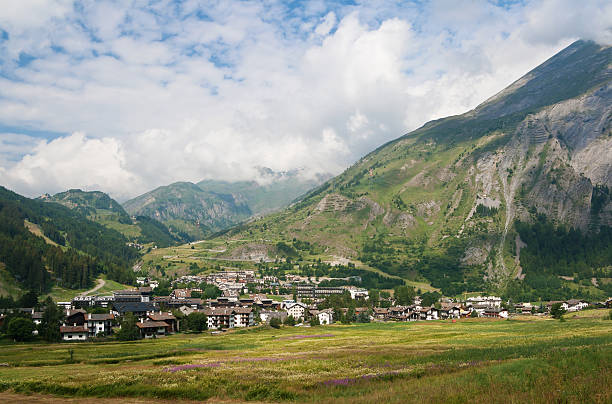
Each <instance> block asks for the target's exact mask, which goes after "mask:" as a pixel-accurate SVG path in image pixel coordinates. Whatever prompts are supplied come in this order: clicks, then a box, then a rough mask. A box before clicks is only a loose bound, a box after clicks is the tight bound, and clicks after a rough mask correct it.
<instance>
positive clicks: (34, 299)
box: [19, 290, 38, 307]
mask: <svg viewBox="0 0 612 404" xmlns="http://www.w3.org/2000/svg"><path fill="white" fill-rule="evenodd" d="M36 306H38V296H37V295H36V292H34V291H32V290H30V291H28V293H26V294H25V295H23V296H21V298H19V307H36Z"/></svg>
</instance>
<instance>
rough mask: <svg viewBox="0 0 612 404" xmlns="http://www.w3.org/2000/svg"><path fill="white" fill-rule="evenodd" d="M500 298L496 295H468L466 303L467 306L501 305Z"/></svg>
mask: <svg viewBox="0 0 612 404" xmlns="http://www.w3.org/2000/svg"><path fill="white" fill-rule="evenodd" d="M501 303H502V299H501V298H500V297H497V296H476V297H468V298H467V305H468V306H477V305H481V306H489V307H491V306H492V307H501Z"/></svg>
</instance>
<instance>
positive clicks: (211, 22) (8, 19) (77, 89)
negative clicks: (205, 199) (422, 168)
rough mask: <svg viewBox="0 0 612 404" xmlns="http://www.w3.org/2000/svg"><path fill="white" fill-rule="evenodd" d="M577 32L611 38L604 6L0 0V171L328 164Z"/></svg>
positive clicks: (126, 182)
mask: <svg viewBox="0 0 612 404" xmlns="http://www.w3.org/2000/svg"><path fill="white" fill-rule="evenodd" d="M577 39H590V40H595V41H597V42H598V43H600V44H604V45H609V44H612V3H610V2H609V1H599V0H589V1H575V0H516V1H485V0H462V1H456V0H436V1H383V0H369V1H363V2H362V1H357V0H356V1H316V0H313V1H276V0H263V1H234V0H219V1H195V0H186V1H172V0H149V1H128V0H118V1H110V0H96V1H69V0H19V1H15V0H0V185H3V186H6V187H8V188H9V189H12V190H14V191H16V192H19V193H21V194H23V195H26V196H30V197H34V196H38V195H41V194H43V193H55V192H60V191H63V190H66V189H69V188H81V189H84V190H88V191H91V190H101V191H104V192H107V193H109V194H110V195H111V196H113V197H114V198H116V199H118V200H119V201H124V200H126V199H129V198H132V197H135V196H137V195H139V194H141V193H144V192H147V191H149V190H151V189H153V188H155V187H157V186H161V185H167V184H169V183H172V182H175V181H192V182H197V181H200V180H203V179H220V180H228V181H233V180H258V181H263V180H264V179H262V178H260V177H259V176H260V173H261V170H259V169H258V167H268V168H271V169H272V170H275V171H287V170H292V169H300V170H301V171H300V172H301V173H302V175H304V176H313V175H316V174H317V173H329V174H334V175H335V174H339V173H340V172H341V171H342V170H344V169H345V168H346V167H348V166H349V165H351V164H352V163H353V162H355V161H356V160H358V159H359V158H360V157H362V156H363V155H364V154H366V153H368V152H370V151H371V150H373V149H374V148H376V147H378V146H380V145H381V144H383V143H385V142H387V141H389V140H392V139H395V138H397V137H399V136H401V135H403V134H405V133H407V132H409V131H411V130H413V129H416V128H418V127H419V126H421V125H423V124H424V123H425V122H427V121H430V120H432V119H436V118H441V117H444V116H448V115H454V114H460V113H463V112H466V111H468V110H470V109H472V108H474V107H476V106H477V105H478V104H479V103H481V102H483V101H484V100H485V99H487V98H489V97H490V96H492V95H494V94H495V93H497V92H499V91H501V90H502V89H503V88H505V87H506V86H508V85H509V84H511V83H512V82H513V81H515V80H517V79H518V78H520V77H521V76H522V75H524V74H525V73H527V72H528V71H529V70H531V69H533V68H534V67H536V66H537V65H539V64H540V63H542V62H543V61H545V60H546V59H548V58H549V57H551V56H553V55H554V54H555V53H557V52H558V51H560V50H561V49H563V48H564V47H566V46H567V45H569V44H570V43H572V42H573V41H575V40H577Z"/></svg>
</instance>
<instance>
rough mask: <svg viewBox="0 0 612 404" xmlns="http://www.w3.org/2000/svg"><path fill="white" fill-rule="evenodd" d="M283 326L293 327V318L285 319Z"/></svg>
mask: <svg viewBox="0 0 612 404" xmlns="http://www.w3.org/2000/svg"><path fill="white" fill-rule="evenodd" d="M284 324H285V325H288V326H291V327H293V326H294V325H295V318H293V316H289V317H287V318H286V319H285V322H284Z"/></svg>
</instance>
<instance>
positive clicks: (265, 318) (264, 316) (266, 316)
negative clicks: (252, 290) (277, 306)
mask: <svg viewBox="0 0 612 404" xmlns="http://www.w3.org/2000/svg"><path fill="white" fill-rule="evenodd" d="M287 317H288V315H287V312H286V311H261V312H259V318H260V319H261V321H262V322H264V323H269V322H270V320H271V319H273V318H278V319H279V320H280V321H281V322H284V321H285V319H286V318H287Z"/></svg>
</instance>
